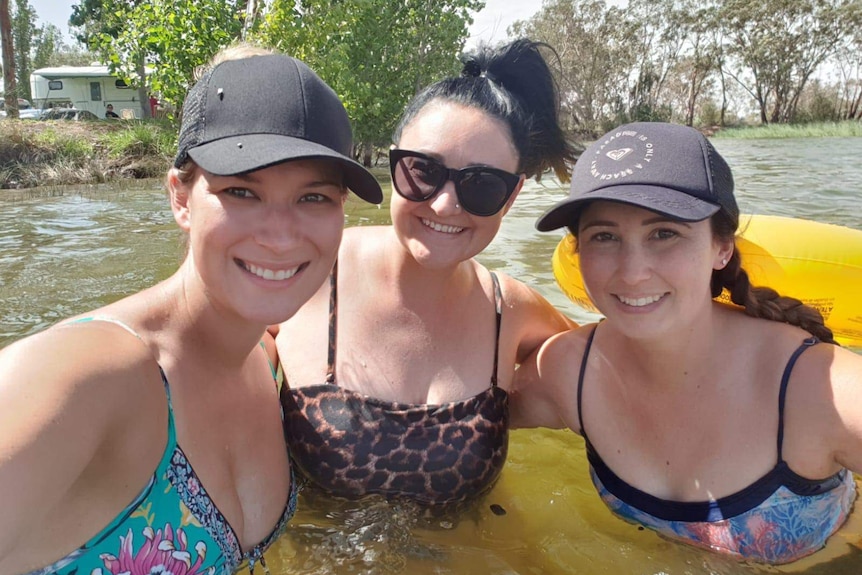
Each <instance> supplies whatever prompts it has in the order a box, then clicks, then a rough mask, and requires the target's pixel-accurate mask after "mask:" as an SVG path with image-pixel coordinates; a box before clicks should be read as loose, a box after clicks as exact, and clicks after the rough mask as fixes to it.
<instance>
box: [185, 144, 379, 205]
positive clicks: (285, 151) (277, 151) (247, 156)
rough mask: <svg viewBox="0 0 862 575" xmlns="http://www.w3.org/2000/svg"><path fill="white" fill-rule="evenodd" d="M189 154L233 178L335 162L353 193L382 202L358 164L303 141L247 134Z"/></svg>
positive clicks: (213, 171) (376, 186)
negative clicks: (292, 164)
mask: <svg viewBox="0 0 862 575" xmlns="http://www.w3.org/2000/svg"><path fill="white" fill-rule="evenodd" d="M188 154H189V156H190V157H191V159H192V160H194V161H195V163H196V164H197V165H199V166H200V167H201V168H203V169H204V170H206V171H208V172H209V173H211V174H215V175H217V176H236V175H239V174H245V173H248V172H253V171H255V170H260V169H263V168H268V167H269V166H274V165H275V164H280V163H282V162H287V161H290V160H313V159H321V160H334V161H336V162H338V163H339V164H340V165H341V167H342V168H343V169H344V183H345V185H346V186H347V187H348V188H349V189H350V190H351V191H353V193H355V194H356V195H357V196H359V197H360V198H362V199H363V200H365V201H367V202H371V203H372V204H379V203H381V202H383V190H382V189H381V188H380V184H379V183H378V182H377V179H376V178H375V177H374V176H373V175H372V174H371V172H369V171H368V170H366V169H365V168H364V167H363V166H362V165H361V164H359V163H358V162H356V161H355V160H353V159H352V158H348V157H347V156H344V155H342V154H339V153H338V152H336V151H335V150H333V149H332V148H328V147H326V146H322V145H320V144H316V143H314V142H310V141H308V140H304V139H302V138H292V137H290V136H281V135H278V134H246V135H243V136H233V137H230V138H222V139H221V140H216V141H214V142H209V143H206V144H202V145H200V146H196V147H194V148H192V149H191V150H189V152H188Z"/></svg>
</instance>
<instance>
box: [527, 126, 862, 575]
mask: <svg viewBox="0 0 862 575" xmlns="http://www.w3.org/2000/svg"><path fill="white" fill-rule="evenodd" d="M733 191H734V185H733V176H732V174H731V171H730V168H729V167H728V165H727V163H725V161H724V159H723V158H722V157H721V156H720V155H719V154H718V152H716V150H715V149H714V148H713V147H712V145H711V144H710V143H709V141H708V140H707V139H706V138H705V137H704V136H703V135H702V134H701V133H700V132H698V131H697V130H694V129H692V128H687V127H684V126H677V125H671V124H660V123H655V124H651V123H636V124H629V125H626V126H621V127H619V128H617V129H615V130H612V131H611V132H609V133H608V134H605V135H604V136H603V137H602V138H599V140H597V141H596V142H595V143H594V144H593V145H591V146H590V148H588V149H587V151H586V152H584V154H583V155H582V156H581V158H580V159H579V161H578V163H577V165H576V166H575V169H574V172H573V174H572V185H571V194H570V196H569V198H568V199H566V200H563V201H562V202H560V203H559V204H557V205H556V206H554V207H553V208H552V209H550V210H549V211H548V212H547V213H545V214H544V215H543V216H542V217H541V218H540V219H539V221H538V223H537V227H538V228H539V230H541V231H548V230H552V229H557V228H560V227H564V226H566V227H568V228H569V229H570V230H571V231H572V233H573V234H575V237H576V238H577V251H578V256H579V258H580V267H581V272H582V275H583V280H584V285H585V286H586V288H587V290H588V292H589V294H590V298H591V299H592V301H593V302H595V304H596V306H597V307H598V308H599V310H600V311H601V312H602V313H603V314H604V315H605V317H606V319H605V320H604V321H602V322H601V323H599V324H597V325H589V326H584V327H581V328H579V329H576V330H573V331H571V332H568V333H565V334H561V335H558V336H555V337H553V338H551V339H549V340H548V341H547V342H546V343H545V344H544V345H543V346H542V348H541V350H540V351H539V352H538V354H537V355H536V356H535V357H533V358H531V361H529V362H527V363H526V364H524V365H523V366H522V367H521V369H520V370H519V371H518V376H517V381H516V397H523V399H524V401H523V402H522V405H523V406H524V408H525V409H528V410H529V411H530V413H529V417H528V418H527V419H529V420H530V421H531V423H532V424H533V425H536V426H539V425H541V426H546V427H569V428H571V429H572V430H574V431H575V432H577V433H580V434H581V435H583V437H584V439H585V440H586V446H587V457H588V459H589V462H590V470H591V477H592V480H593V483H594V485H595V486H596V489H597V490H598V492H599V494H600V496H601V497H602V499H603V500H604V502H605V503H606V504H607V505H608V507H610V509H611V510H612V511H613V512H614V513H616V514H617V515H619V516H620V517H622V518H624V519H627V520H629V521H632V522H634V523H636V524H639V525H644V526H647V527H649V528H651V529H654V530H656V531H658V532H659V533H662V534H664V535H666V536H668V537H670V538H673V539H677V540H681V541H684V542H687V543H691V544H694V545H698V546H702V547H705V548H708V549H711V550H714V551H718V552H721V553H726V554H729V555H732V556H735V557H739V558H742V559H747V560H752V561H760V562H767V563H787V562H790V561H794V560H796V559H799V558H800V557H803V556H805V555H808V554H810V553H813V552H815V551H817V550H818V549H820V548H821V547H822V546H823V544H824V543H825V541H826V539H827V538H828V537H829V536H830V535H831V534H832V533H834V532H835V530H836V529H838V527H840V526H841V525H842V523H843V522H844V520H845V519H846V517H847V514H848V512H849V510H850V508H851V507H852V504H853V501H854V499H855V497H856V489H855V485H854V481H853V474H852V473H851V470H852V471H856V472H859V471H862V386H860V378H862V357H860V356H858V355H856V354H854V353H852V352H850V351H847V350H844V349H841V348H839V347H837V346H836V345H833V344H834V341H833V339H832V333H831V332H830V331H829V329H827V328H826V327H825V326H824V324H823V318H822V317H821V315H820V313H819V312H818V311H816V310H815V309H813V308H810V307H807V306H805V305H802V303H801V302H799V301H798V300H795V299H792V298H788V297H782V296H780V295H779V294H777V293H776V292H775V291H773V290H771V289H769V288H759V287H754V286H751V285H750V283H749V279H748V275H747V274H746V272H745V270H744V269H743V267H742V264H744V262H742V261H741V260H740V256H739V253H738V252H737V251H736V250H735V249H734V234H735V232H736V231H737V228H738V226H739V209H738V207H737V204H736V200H735V198H734V194H733ZM722 290H727V291H728V292H729V294H730V297H731V300H732V302H733V304H735V305H727V304H723V303H720V302H718V301H716V300H715V299H714V298H716V297H718V296H719V295H720V294H721V293H722Z"/></svg>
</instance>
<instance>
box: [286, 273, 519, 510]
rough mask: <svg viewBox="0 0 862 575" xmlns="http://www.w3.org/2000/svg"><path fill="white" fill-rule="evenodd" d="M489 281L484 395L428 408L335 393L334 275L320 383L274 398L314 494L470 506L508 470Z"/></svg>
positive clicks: (505, 405)
mask: <svg viewBox="0 0 862 575" xmlns="http://www.w3.org/2000/svg"><path fill="white" fill-rule="evenodd" d="M491 275H492V279H493V283H494V295H495V302H496V313H497V336H496V337H497V342H496V343H495V350H494V368H493V372H492V377H491V386H490V387H489V388H488V389H487V390H485V391H483V392H481V393H479V394H478V395H476V396H474V397H470V398H468V399H465V400H462V401H457V402H452V403H445V404H441V405H432V404H410V403H397V402H392V401H383V400H379V399H375V398H371V397H368V396H365V395H362V394H360V393H356V392H354V391H350V390H347V389H342V388H340V387H339V386H337V385H336V384H335V383H334V381H335V334H336V305H337V295H336V283H337V281H336V276H337V272H336V271H335V270H333V274H332V276H331V278H330V283H331V296H330V324H329V326H330V327H329V357H328V364H329V365H328V371H327V377H326V382H327V383H325V384H321V385H312V386H308V387H301V388H297V389H288V386H287V385H284V386H283V387H282V390H281V401H282V406H283V409H284V426H285V437H286V439H287V441H288V445H289V447H290V453H291V457H292V460H293V463H294V464H295V466H296V467H297V468H298V469H299V471H300V472H301V473H302V474H303V475H305V476H306V478H308V479H309V480H310V481H311V483H312V484H313V485H314V486H316V487H318V488H320V489H322V490H323V491H325V492H328V493H329V494H331V495H336V496H339V497H347V498H354V499H355V498H358V497H361V496H364V495H369V494H380V495H383V496H384V497H386V498H389V499H391V498H400V497H403V498H405V499H409V500H411V501H415V502H418V503H421V504H424V505H429V506H438V505H447V506H448V505H450V504H456V503H461V502H466V501H470V500H472V499H474V498H475V497H477V496H479V495H480V494H482V493H484V492H485V491H487V490H488V489H490V488H491V486H493V484H494V482H495V481H496V480H497V477H498V476H499V475H500V471H501V470H502V468H503V464H504V463H505V461H506V452H507V449H508V440H509V435H508V429H509V400H508V395H507V394H506V392H505V391H504V390H502V389H500V388H499V387H497V353H498V346H499V337H500V322H501V319H502V311H501V309H502V293H501V291H500V285H499V281H498V279H497V277H496V276H495V275H494V274H491Z"/></svg>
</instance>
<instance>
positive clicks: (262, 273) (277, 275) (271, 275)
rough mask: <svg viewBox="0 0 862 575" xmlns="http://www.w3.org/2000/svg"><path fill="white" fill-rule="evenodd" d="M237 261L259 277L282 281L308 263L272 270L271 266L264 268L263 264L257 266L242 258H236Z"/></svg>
mask: <svg viewBox="0 0 862 575" xmlns="http://www.w3.org/2000/svg"><path fill="white" fill-rule="evenodd" d="M236 262H237V263H238V264H239V265H240V266H241V267H242V268H243V269H244V270H245V271H247V272H249V273H252V274H254V275H256V276H257V277H259V278H262V279H265V280H270V281H282V280H287V279H290V278H292V277H293V276H295V275H296V274H297V272H299V271H300V270H302V269H304V268H305V266H306V265H308V264H302V265H300V266H297V267H295V268H290V269H286V270H272V269H269V268H264V267H261V266H256V265H254V264H248V263H245V262H243V261H241V260H236Z"/></svg>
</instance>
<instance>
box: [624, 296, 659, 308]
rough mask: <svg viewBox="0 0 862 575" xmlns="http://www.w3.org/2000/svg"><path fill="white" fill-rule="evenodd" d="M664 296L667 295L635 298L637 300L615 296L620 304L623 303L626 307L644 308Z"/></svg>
mask: <svg viewBox="0 0 862 575" xmlns="http://www.w3.org/2000/svg"><path fill="white" fill-rule="evenodd" d="M665 295H667V294H659V295H650V296H645V297H637V298H633V297H626V296H623V295H617V299H618V300H620V301H621V302H622V303H624V304H625V305H627V306H631V307H644V306H647V305H649V304H651V303H655V302H657V301H658V300H660V299H661V298H663V297H664V296H665Z"/></svg>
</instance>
